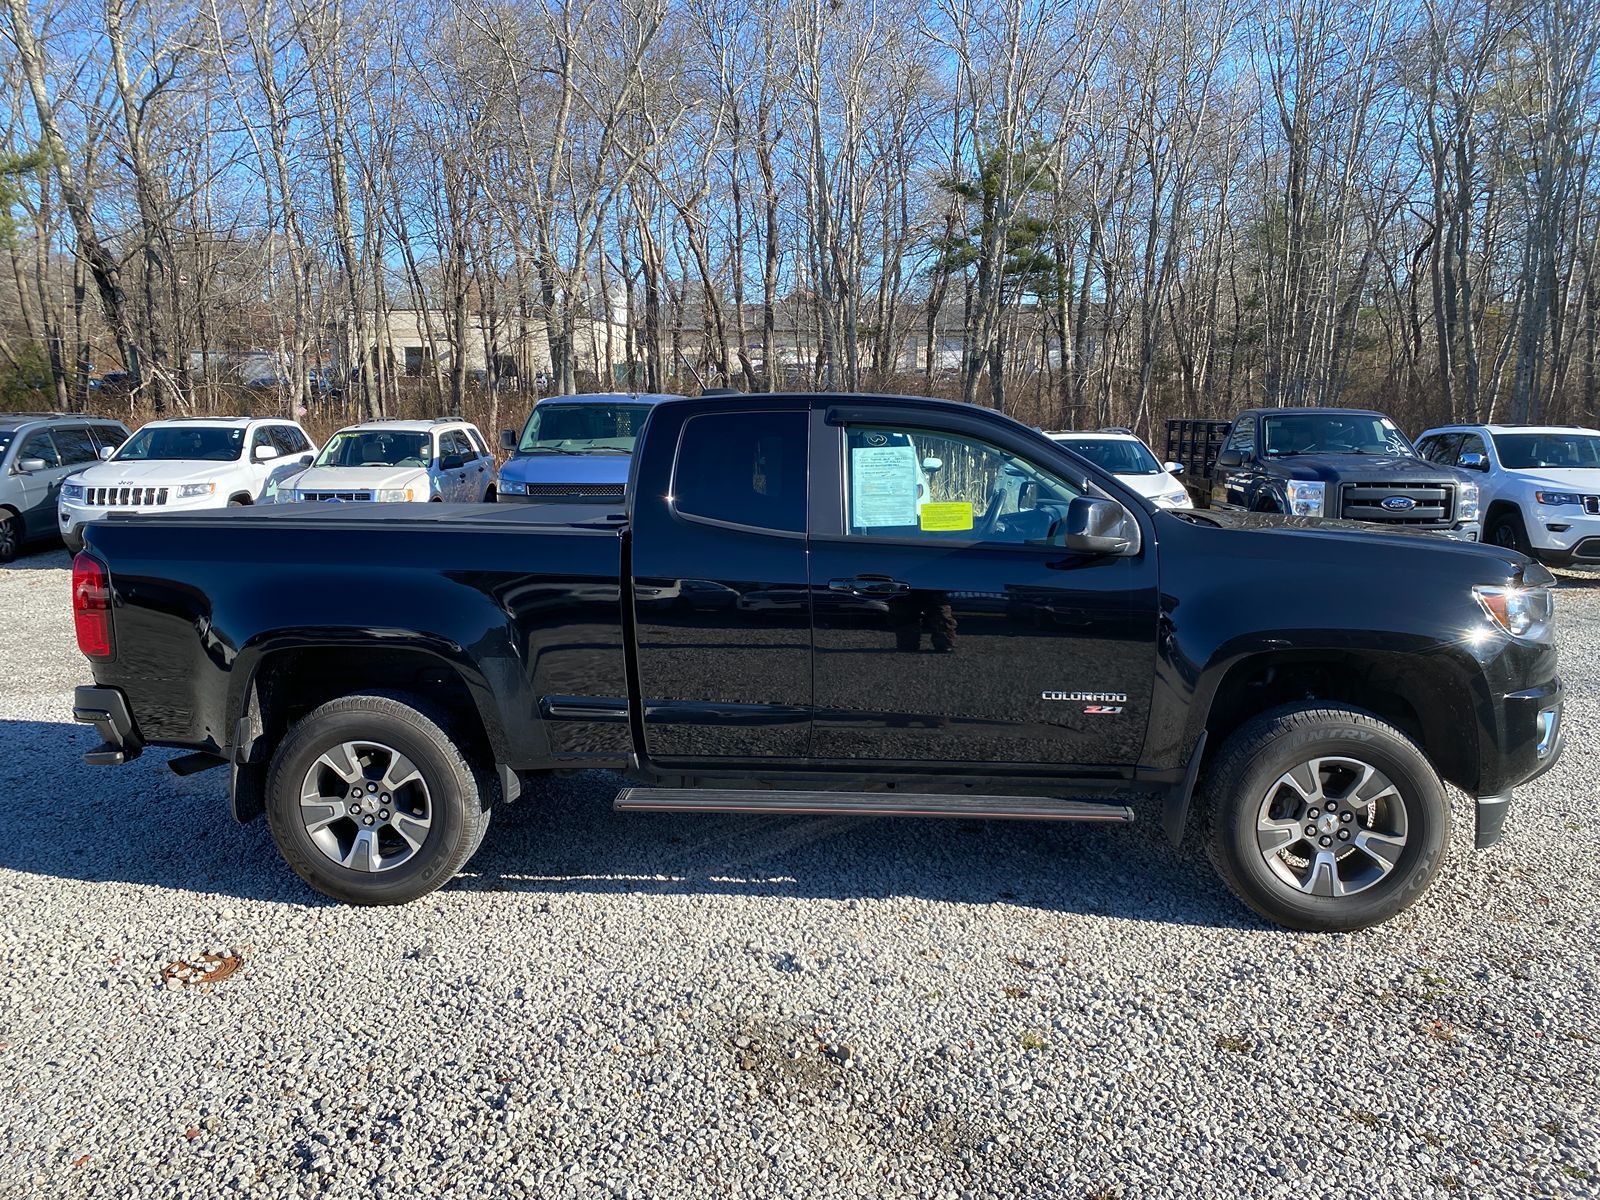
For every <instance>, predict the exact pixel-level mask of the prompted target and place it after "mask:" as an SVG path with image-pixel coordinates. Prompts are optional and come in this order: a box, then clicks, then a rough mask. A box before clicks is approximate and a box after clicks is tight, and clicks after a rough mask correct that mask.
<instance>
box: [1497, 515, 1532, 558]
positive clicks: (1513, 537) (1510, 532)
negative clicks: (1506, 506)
mask: <svg viewBox="0 0 1600 1200" xmlns="http://www.w3.org/2000/svg"><path fill="white" fill-rule="evenodd" d="M1489 540H1490V541H1491V542H1493V543H1494V544H1495V545H1496V546H1504V547H1505V548H1506V549H1507V550H1515V551H1516V552H1517V553H1518V554H1526V555H1527V556H1528V557H1529V558H1532V557H1533V543H1532V542H1531V541H1529V540H1528V529H1527V526H1525V525H1524V524H1523V523H1522V514H1521V513H1516V512H1508V513H1502V514H1501V515H1500V516H1498V517H1496V518H1495V519H1494V523H1493V524H1492V525H1490V526H1489Z"/></svg>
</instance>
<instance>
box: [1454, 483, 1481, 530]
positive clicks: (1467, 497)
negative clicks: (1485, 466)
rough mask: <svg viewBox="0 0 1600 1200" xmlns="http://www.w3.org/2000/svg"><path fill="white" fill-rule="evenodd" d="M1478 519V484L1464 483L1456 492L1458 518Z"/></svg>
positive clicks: (1459, 519) (1461, 519) (1460, 519)
mask: <svg viewBox="0 0 1600 1200" xmlns="http://www.w3.org/2000/svg"><path fill="white" fill-rule="evenodd" d="M1477 519H1478V485H1477V484H1475V483H1463V484H1462V485H1461V488H1460V490H1459V491H1457V492H1456V520H1458V521H1476V520H1477Z"/></svg>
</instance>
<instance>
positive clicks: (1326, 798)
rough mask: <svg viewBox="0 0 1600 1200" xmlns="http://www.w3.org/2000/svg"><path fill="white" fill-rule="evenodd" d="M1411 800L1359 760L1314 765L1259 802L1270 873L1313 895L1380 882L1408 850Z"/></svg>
mask: <svg viewBox="0 0 1600 1200" xmlns="http://www.w3.org/2000/svg"><path fill="white" fill-rule="evenodd" d="M1407 829H1408V824H1407V819H1406V805H1405V800H1404V799H1403V798H1402V797H1401V795H1400V791H1399V789H1398V788H1396V787H1395V785H1394V784H1393V782H1391V781H1390V779H1389V777H1388V776H1387V775H1385V774H1384V773H1383V772H1382V771H1380V770H1378V768H1377V767H1375V766H1373V765H1372V764H1371V763H1368V762H1363V761H1361V760H1360V759H1357V758H1345V757H1334V756H1325V757H1318V758H1312V759H1308V760H1307V761H1305V762H1302V763H1300V764H1299V765H1297V766H1295V767H1292V768H1290V769H1289V770H1287V771H1285V772H1284V773H1283V774H1282V775H1280V776H1279V777H1278V779H1277V781H1276V782H1275V783H1273V784H1272V786H1271V787H1269V788H1268V789H1267V792H1266V795H1264V796H1263V797H1262V799H1261V805H1260V809H1259V811H1258V813H1257V816H1256V845H1257V847H1258V848H1259V849H1260V851H1261V856H1262V858H1263V859H1265V860H1266V863H1267V866H1268V867H1269V868H1270V869H1271V871H1272V873H1273V874H1274V875H1276V876H1277V877H1278V879H1279V880H1281V881H1282V882H1283V883H1285V884H1287V885H1288V886H1290V887H1292V888H1294V889H1296V890H1297V891H1300V892H1303V893H1304V894H1306V895H1308V896H1327V897H1340V896H1353V895H1356V894H1357V893H1359V892H1364V891H1366V890H1367V889H1368V888H1370V887H1372V886H1374V885H1375V884H1377V883H1379V882H1380V881H1382V880H1383V879H1384V877H1385V876H1387V875H1388V874H1389V873H1390V872H1391V871H1393V870H1394V868H1395V865H1396V864H1397V863H1398V862H1399V861H1400V856H1401V855H1402V854H1403V853H1404V852H1405V848H1406V834H1407Z"/></svg>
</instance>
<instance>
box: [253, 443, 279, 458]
mask: <svg viewBox="0 0 1600 1200" xmlns="http://www.w3.org/2000/svg"><path fill="white" fill-rule="evenodd" d="M277 457H278V448H277V447H276V446H257V447H256V448H255V452H254V458H255V460H256V461H257V462H268V461H270V460H271V459H274V458H277Z"/></svg>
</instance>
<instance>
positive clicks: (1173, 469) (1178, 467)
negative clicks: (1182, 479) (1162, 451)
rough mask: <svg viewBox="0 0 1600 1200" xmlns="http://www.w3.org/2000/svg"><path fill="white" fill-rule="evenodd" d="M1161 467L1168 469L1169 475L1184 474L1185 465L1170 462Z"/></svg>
mask: <svg viewBox="0 0 1600 1200" xmlns="http://www.w3.org/2000/svg"><path fill="white" fill-rule="evenodd" d="M1161 465H1162V466H1163V467H1165V468H1166V469H1167V473H1168V474H1169V475H1182V474H1183V464H1182V463H1181V462H1168V463H1162V464H1161Z"/></svg>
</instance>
